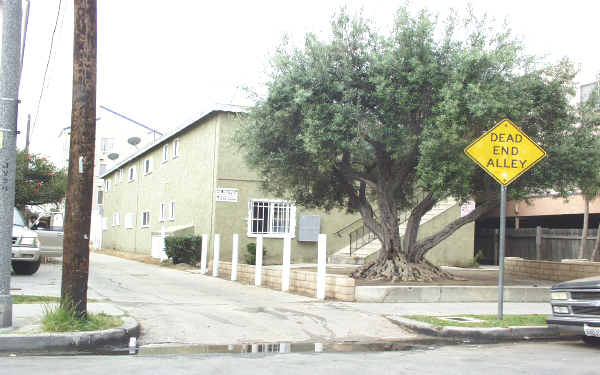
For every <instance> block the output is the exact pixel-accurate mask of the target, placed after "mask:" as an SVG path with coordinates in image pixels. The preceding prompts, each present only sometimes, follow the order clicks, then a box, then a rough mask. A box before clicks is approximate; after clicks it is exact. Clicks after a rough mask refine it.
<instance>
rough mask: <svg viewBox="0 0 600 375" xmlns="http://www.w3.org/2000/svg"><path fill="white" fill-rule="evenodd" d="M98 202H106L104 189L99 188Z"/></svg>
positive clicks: (100, 203)
mask: <svg viewBox="0 0 600 375" xmlns="http://www.w3.org/2000/svg"><path fill="white" fill-rule="evenodd" d="M98 204H99V205H102V204H104V192H103V191H102V190H98Z"/></svg>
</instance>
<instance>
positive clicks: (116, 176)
mask: <svg viewBox="0 0 600 375" xmlns="http://www.w3.org/2000/svg"><path fill="white" fill-rule="evenodd" d="M114 179H115V182H114V185H115V186H117V185H118V184H119V176H118V175H117V174H116V173H115V176H114Z"/></svg>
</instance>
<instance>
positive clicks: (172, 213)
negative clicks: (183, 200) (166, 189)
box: [169, 201, 175, 220]
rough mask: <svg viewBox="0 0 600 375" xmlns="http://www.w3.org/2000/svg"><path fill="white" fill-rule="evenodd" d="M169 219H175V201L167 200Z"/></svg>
mask: <svg viewBox="0 0 600 375" xmlns="http://www.w3.org/2000/svg"><path fill="white" fill-rule="evenodd" d="M169 220H175V201H171V202H169Z"/></svg>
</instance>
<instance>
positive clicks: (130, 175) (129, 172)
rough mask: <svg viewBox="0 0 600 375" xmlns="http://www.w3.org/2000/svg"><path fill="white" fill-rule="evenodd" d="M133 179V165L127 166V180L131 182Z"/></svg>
mask: <svg viewBox="0 0 600 375" xmlns="http://www.w3.org/2000/svg"><path fill="white" fill-rule="evenodd" d="M133 180H135V165H134V166H133V167H129V171H128V172H127V181H128V182H131V181H133Z"/></svg>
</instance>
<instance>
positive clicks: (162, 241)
mask: <svg viewBox="0 0 600 375" xmlns="http://www.w3.org/2000/svg"><path fill="white" fill-rule="evenodd" d="M165 237H166V234H165V226H164V225H163V226H162V227H161V228H160V252H159V254H157V255H158V259H160V261H161V262H162V261H163V260H165V259H167V258H168V257H167V252H166V250H167V244H166V243H165Z"/></svg>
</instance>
